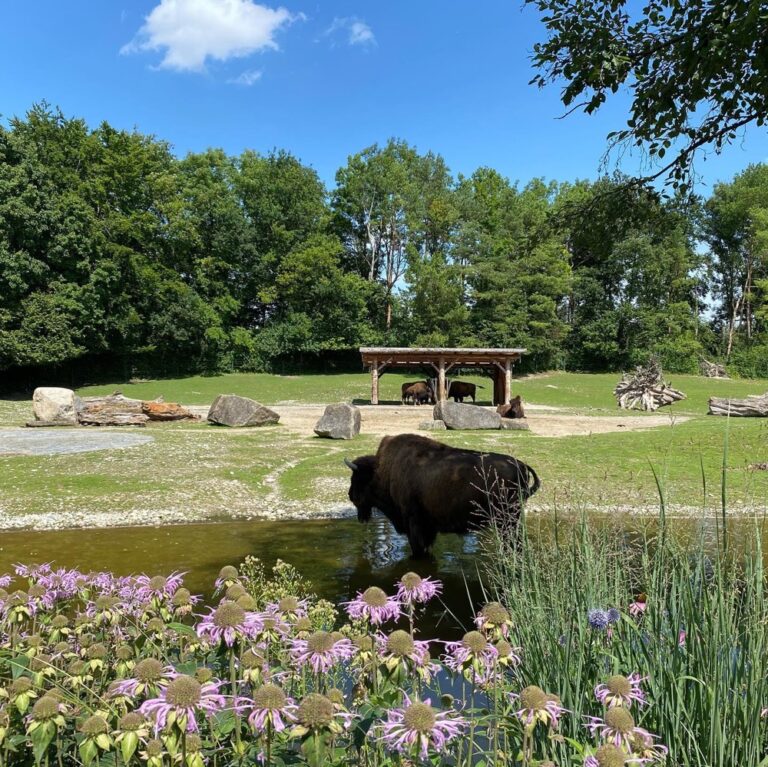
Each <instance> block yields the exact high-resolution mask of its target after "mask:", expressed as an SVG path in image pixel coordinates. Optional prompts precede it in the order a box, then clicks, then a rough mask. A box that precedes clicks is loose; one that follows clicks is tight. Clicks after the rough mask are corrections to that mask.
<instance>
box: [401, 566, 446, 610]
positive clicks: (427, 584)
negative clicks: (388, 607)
mask: <svg viewBox="0 0 768 767" xmlns="http://www.w3.org/2000/svg"><path fill="white" fill-rule="evenodd" d="M442 590H443V584H442V583H440V581H434V580H432V579H431V578H422V577H421V576H420V575H417V574H416V573H413V572H409V573H406V574H405V575H404V576H403V577H402V578H401V579H400V581H399V582H398V584H397V598H398V599H399V600H400V601H401V602H402V603H403V604H405V605H408V606H410V607H414V606H415V605H417V604H424V603H425V602H429V600H430V599H432V598H433V597H436V596H437V595H438V594H440V592H441V591H442Z"/></svg>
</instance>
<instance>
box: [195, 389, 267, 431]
mask: <svg viewBox="0 0 768 767" xmlns="http://www.w3.org/2000/svg"><path fill="white" fill-rule="evenodd" d="M279 420H280V416H279V415H278V414H277V413H276V412H275V411H274V410H270V409H269V408H268V407H264V405H262V404H260V403H259V402H256V400H253V399H249V398H248V397H238V396H237V394H219V396H218V397H216V399H215V400H214V401H213V404H212V405H211V408H210V410H209V411H208V421H209V422H210V423H212V424H216V425H217V426H267V425H269V424H273V423H277V422H278V421H279Z"/></svg>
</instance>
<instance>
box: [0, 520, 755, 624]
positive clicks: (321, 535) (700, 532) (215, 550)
mask: <svg viewBox="0 0 768 767" xmlns="http://www.w3.org/2000/svg"><path fill="white" fill-rule="evenodd" d="M609 521H610V524H611V526H612V528H614V527H615V526H616V524H617V523H616V521H615V520H609V518H608V517H607V516H606V517H603V516H600V515H594V516H592V517H590V520H589V524H590V525H591V526H596V525H602V524H608V523H609ZM621 525H622V526H621V527H620V528H619V527H617V528H616V529H617V530H618V531H620V534H622V535H625V536H626V537H627V539H628V540H633V539H634V540H637V538H638V537H640V536H642V535H647V536H654V535H656V534H657V531H658V525H657V522H656V521H655V520H648V519H643V518H625V519H623V520H622V522H621ZM721 528H722V525H721V524H720V522H719V520H718V519H717V518H716V517H713V516H709V515H708V516H702V517H700V518H696V519H685V520H673V521H671V522H670V531H671V532H670V534H673V535H674V536H675V537H676V538H678V539H679V540H680V542H681V543H683V544H685V545H691V544H696V543H697V542H698V540H700V539H703V540H704V542H705V545H707V546H708V547H710V548H711V549H712V550H713V551H714V550H715V549H716V547H717V545H718V542H720V541H721V540H722V529H721ZM766 530H767V528H766V520H765V519H764V518H763V519H762V520H760V521H759V522H758V523H757V526H756V523H755V521H754V520H751V519H740V520H738V519H737V520H731V521H730V522H729V524H728V536H729V545H730V546H732V547H739V548H748V547H753V546H754V544H755V542H756V540H757V539H758V538H759V539H761V540H762V541H763V542H766V540H767V536H766ZM528 531H529V535H530V536H531V537H536V538H539V539H541V538H542V537H543V539H544V541H551V542H552V544H553V545H554V541H555V536H556V535H557V536H559V537H560V540H561V541H564V540H565V538H566V537H567V536H568V535H570V534H571V533H572V532H573V524H572V523H570V522H568V521H565V520H559V522H558V527H557V529H556V528H555V525H554V518H553V517H551V516H549V515H529V517H528ZM478 549H479V546H478V541H477V539H476V538H475V537H474V536H467V537H465V538H460V537H458V536H453V535H441V536H439V537H438V541H437V544H436V546H435V549H434V558H433V559H431V560H412V559H410V558H409V551H410V550H409V547H408V544H407V540H406V539H405V538H404V537H403V536H399V535H397V534H396V533H395V532H394V530H393V528H392V526H391V525H390V524H389V523H388V522H387V521H386V520H385V519H383V518H381V517H374V519H373V520H372V521H371V523H369V524H368V525H361V524H359V523H358V522H357V520H355V519H328V520H314V521H295V522H264V521H250V522H242V521H229V522H219V523H215V524H190V525H179V526H170V527H138V528H137V527H125V528H111V529H106V530H64V531H51V532H30V531H18V532H5V533H3V534H2V539H1V540H0V572H7V571H9V570H10V568H11V566H12V564H13V563H14V562H48V561H54V562H56V564H58V565H62V566H66V567H78V568H80V569H82V570H86V571H88V570H112V571H114V572H116V573H118V574H121V575H127V574H130V573H136V572H148V573H150V574H157V573H167V572H170V571H172V570H182V571H185V572H187V573H188V575H187V578H186V582H187V585H188V587H189V588H190V589H192V590H193V591H194V592H197V593H202V594H204V595H210V590H211V586H212V583H213V581H214V579H215V578H216V575H217V574H218V571H219V569H220V568H221V567H222V566H223V565H225V564H237V563H238V562H239V561H241V560H242V559H243V558H244V557H245V556H246V555H248V554H252V555H254V556H256V557H259V558H260V559H261V560H262V561H263V562H264V563H265V564H266V565H267V566H268V567H271V566H272V565H273V564H274V563H275V561H276V560H277V559H283V560H285V561H287V562H290V563H291V564H293V565H295V566H296V567H297V568H298V569H299V570H300V571H301V572H302V574H303V575H305V576H306V577H307V578H309V579H310V580H311V581H312V583H313V584H314V586H315V588H316V590H317V593H318V594H319V595H320V596H322V597H324V598H326V599H329V600H331V601H333V602H335V603H339V602H342V601H345V600H348V599H351V598H352V597H354V595H355V593H356V592H357V591H359V590H363V589H365V588H367V587H368V586H373V585H376V586H381V587H382V588H384V589H386V590H388V591H390V592H391V591H392V588H393V584H394V583H395V582H396V581H397V580H398V579H399V578H400V577H401V576H402V575H403V574H404V573H406V572H407V571H408V570H415V571H416V572H418V573H419V574H420V575H421V576H427V575H430V576H433V577H435V578H439V579H440V580H442V581H443V582H444V584H445V589H444V595H443V599H444V602H443V604H434V605H432V606H431V608H430V610H429V612H428V613H427V614H426V615H425V617H424V621H423V622H422V623H421V627H422V632H423V635H424V636H430V635H437V634H439V635H440V636H441V637H442V638H444V639H448V638H452V637H455V636H456V635H457V634H460V633H461V630H462V625H463V626H469V624H470V623H471V617H472V612H473V605H474V606H475V607H477V606H478V605H479V604H480V603H481V601H482V588H481V585H480V579H479V577H478V568H479V562H480V559H479V551H478ZM766 549H768V546H763V551H764V552H765V551H766ZM764 555H765V554H764ZM766 564H767V565H768V562H766Z"/></svg>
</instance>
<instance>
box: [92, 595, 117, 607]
mask: <svg viewBox="0 0 768 767" xmlns="http://www.w3.org/2000/svg"><path fill="white" fill-rule="evenodd" d="M118 601H119V600H118V599H117V597H109V596H106V595H103V596H100V597H97V599H96V602H95V605H96V609H97V610H111V609H112V608H113V607H114V606H115V605H116V604H117V603H118Z"/></svg>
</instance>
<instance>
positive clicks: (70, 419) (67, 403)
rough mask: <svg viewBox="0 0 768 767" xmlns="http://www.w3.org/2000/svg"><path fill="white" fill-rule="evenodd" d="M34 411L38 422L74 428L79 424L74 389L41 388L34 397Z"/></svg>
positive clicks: (36, 390)
mask: <svg viewBox="0 0 768 767" xmlns="http://www.w3.org/2000/svg"><path fill="white" fill-rule="evenodd" d="M32 411H33V412H34V414H35V420H36V421H53V422H56V423H57V424H62V425H63V424H72V425H73V426H74V425H75V424H76V423H77V407H76V398H75V393H74V392H73V391H72V389H60V388H58V387H56V386H40V387H38V388H37V389H35V391H34V394H33V395H32Z"/></svg>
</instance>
